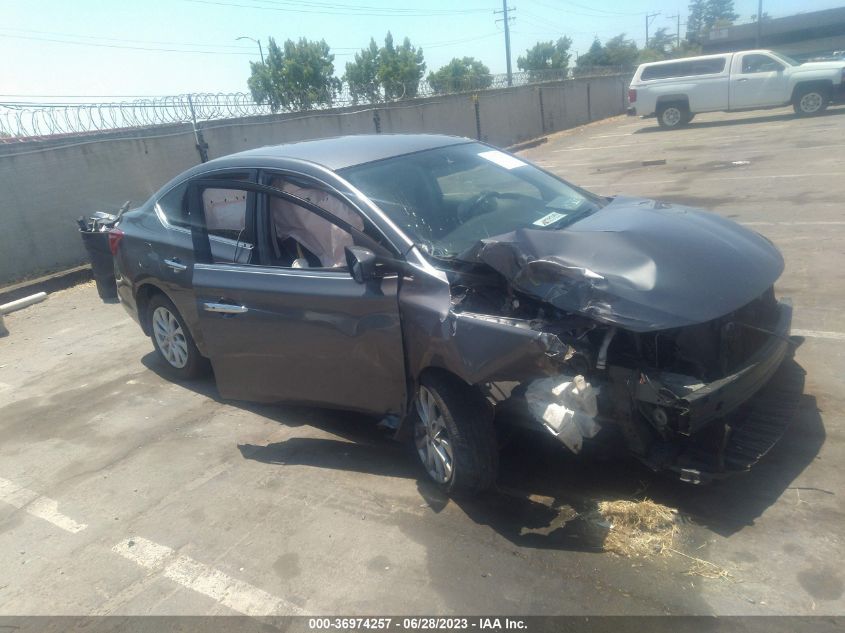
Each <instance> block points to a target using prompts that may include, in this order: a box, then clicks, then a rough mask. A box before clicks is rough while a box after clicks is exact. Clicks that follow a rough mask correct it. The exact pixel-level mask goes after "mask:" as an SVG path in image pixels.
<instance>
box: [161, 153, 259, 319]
mask: <svg viewBox="0 0 845 633" xmlns="http://www.w3.org/2000/svg"><path fill="white" fill-rule="evenodd" d="M257 177H258V171H257V170H244V169H239V170H232V171H229V170H227V171H220V172H215V173H213V174H207V175H203V176H202V178H206V179H213V180H215V181H216V180H221V179H227V180H237V181H246V182H255V180H256V179H257ZM191 182H192V181H191V180H186V181H184V182H182V183H179V184H177V185H176V186H175V187H173V188H172V189H171V190H170V191H168V192H167V193H165V194H164V195H163V196H162V197H161V198H160V199H159V200H158V201H157V202H156V209H155V210H156V215H157V216H158V218H159V220H161V222H162V223H163V224H164V226H165V228H166V231H165V232H164V233H163V234H162V235H163V238H164V239H162V240H159V241H151V242H150V243H148V244H147V245H146V247H147V248H148V249H149V250H150V251H151V253H152V257H153V259H154V260H155V261H156V262H157V266H158V270H157V272H156V275H155V276H156V278H157V279H158V280H159V281H160V282H161V284H162V286H163V287H164V290H165V292H166V293H167V295H168V296H169V297H170V298H171V300H172V301H173V303H174V304H175V305H176V308H177V309H178V310H179V313H180V314H182V316H183V317H184V318H185V319H186V320H187V321H188V323H189V325H190V326H191V327H192V328H193V326H194V324H195V323H196V318H197V315H196V309H195V303H194V294H193V289H192V276H193V265H194V242H193V238H192V235H191V225H192V223H193V220H192V216H191V214H190V209H189V208H188V189H189V186H190V184H191ZM214 189H215V188H212V189H211V190H210V193H211V194H213V195H216V196H217V198H220V197H221V196H223V197H225V196H226V195H227V192H226V190H225V189H220V188H216V193H214ZM228 195H229V196H230V198H231V200H230V204H229V209H228V213H229V214H230V215H231V216H232V218H233V219H234V218H240V219H241V220H244V221H245V220H246V219H248V218H249V219H251V218H254V217H255V196H254V195H253V194H251V193H250V192H244V191H241V190H232V191H230V192H228ZM209 202H210V203H212V205H213V206H214V208H215V209H217V210H218V212H217V213H216V217H219V216H220V211H219V209H220V205H219V204H217V205H214V202H215V201H214V200H209ZM239 221H240V220H239ZM243 228H244V230H243V231H242V232H240V233H238V232H237V231H233V230H229V229H231V227H227V226H224V225H213V226H212V227H211V230H210V231H209V233H208V235H209V239H210V245H211V253H212V256H213V259H214V261H216V262H221V263H227V262H228V263H235V262H241V263H245V262H249V261H251V258H252V253H253V249H254V242H255V228H254V226H249V227H247V226H246V225H244V227H243Z"/></svg>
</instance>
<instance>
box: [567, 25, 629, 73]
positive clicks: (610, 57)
mask: <svg viewBox="0 0 845 633" xmlns="http://www.w3.org/2000/svg"><path fill="white" fill-rule="evenodd" d="M639 54H640V51H639V49H638V48H637V45H636V43H635V42H634V41H633V40H629V39H626V37H625V34H624V33H620V34H619V35H617V36H616V37H612V38H610V39H609V40H607V42H606V43H605V44H604V45H602V43H601V41H600V40H599V38H596V39H595V40H593V44H592V45H591V46H590V50H588V51H587V52H586V53H584V54H583V55H581V57H579V58H578V62H577V67H578V69H579V70H581V71H583V70H585V69H589V68H590V67H592V66H617V67H620V68H625V69H630V68H633V67H634V66H635V65H636V63H637V57H638V56H639Z"/></svg>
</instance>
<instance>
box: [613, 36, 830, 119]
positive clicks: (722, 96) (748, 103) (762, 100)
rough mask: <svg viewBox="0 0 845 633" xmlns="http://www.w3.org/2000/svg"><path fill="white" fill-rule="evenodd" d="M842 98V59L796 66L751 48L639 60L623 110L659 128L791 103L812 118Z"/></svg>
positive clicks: (773, 53) (766, 52)
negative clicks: (650, 120) (710, 115)
mask: <svg viewBox="0 0 845 633" xmlns="http://www.w3.org/2000/svg"><path fill="white" fill-rule="evenodd" d="M843 100H845V61H841V60H840V61H829V62H807V63H805V64H801V63H799V62H797V61H795V60H793V59H790V58H789V57H787V56H785V55H781V54H780V53H775V52H773V51H767V50H754V51H742V52H739V53H722V54H719V55H704V56H701V57H686V58H682V59H672V60H668V61H662V62H653V63H650V64H642V65H640V67H639V68H637V72H636V73H634V79H633V80H632V81H631V86H630V89H629V90H628V102H629V104H630V106H631V107H630V108H629V110H628V112H629V114H633V115H639V116H656V117H657V122H658V123H659V124H660V126H661V127H663V128H667V129H672V128H678V127H681V126H683V125H686V124H687V123H689V122H690V121H691V120H692V118H693V117H694V116H695V115H696V114H697V113H699V112H716V111H726V112H727V111H736V110H756V109H761V108H777V107H781V106H785V105H789V104H792V105H793V107H794V108H795V112H796V114H798V115H800V116H811V115H814V114H819V113H820V112H822V111H823V110H824V109H825V108H827V106H828V104H829V103H831V102H832V101H843Z"/></svg>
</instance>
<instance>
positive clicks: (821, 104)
mask: <svg viewBox="0 0 845 633" xmlns="http://www.w3.org/2000/svg"><path fill="white" fill-rule="evenodd" d="M829 100H830V99H829V96H828V94H827V91H826V90H824V89H823V88H804V89H803V90H800V91H799V92H798V94H796V95H795V102H794V103H793V104H792V107H793V108H795V114H797V115H798V116H813V115H814V114H821V113H822V112H824V111H825V110H826V109H827V103H828V101H829Z"/></svg>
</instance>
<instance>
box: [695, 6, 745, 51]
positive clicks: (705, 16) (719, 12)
mask: <svg viewBox="0 0 845 633" xmlns="http://www.w3.org/2000/svg"><path fill="white" fill-rule="evenodd" d="M738 17H739V16H738V15H737V13H736V12H735V11H734V0H692V2H690V4H689V15H688V16H687V41H689V42H690V43H691V44H701V42H702V41H703V40H705V39H707V36H708V35H709V34H710V30H711V29H712V28H713V27H714V26H728V25H730V24H733V23H734V21H735V20H736V19H737V18H738Z"/></svg>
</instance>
